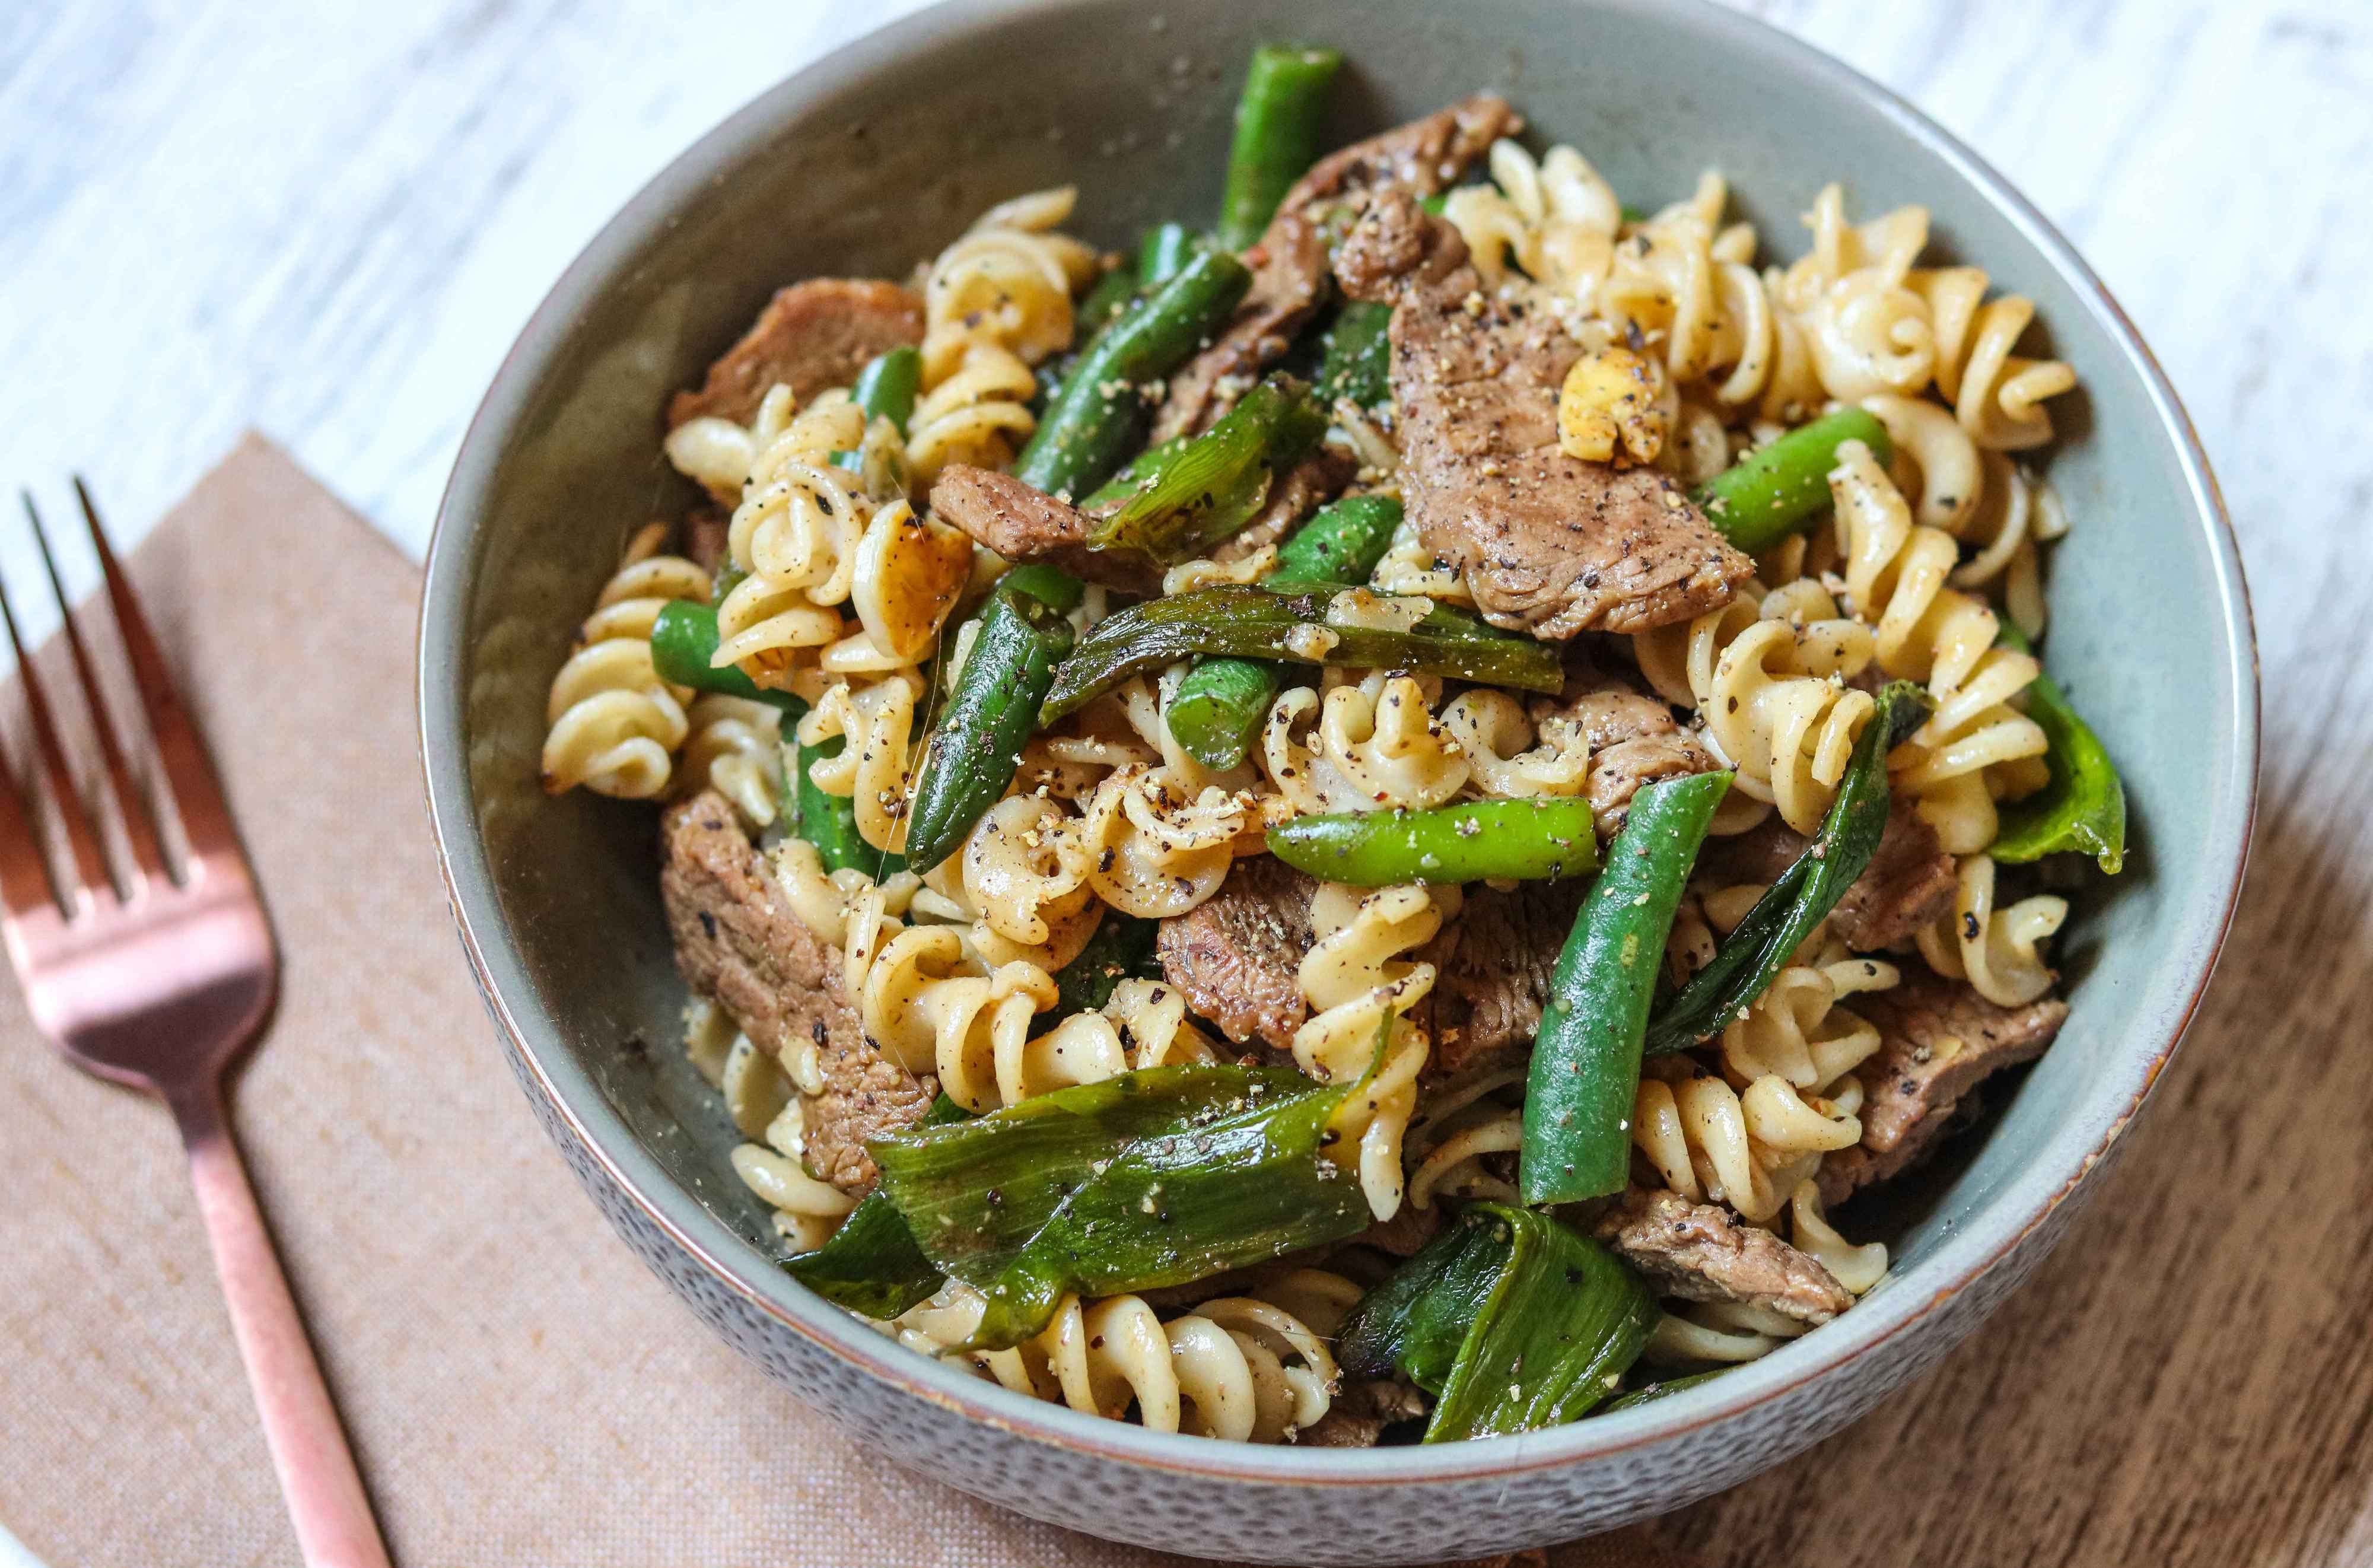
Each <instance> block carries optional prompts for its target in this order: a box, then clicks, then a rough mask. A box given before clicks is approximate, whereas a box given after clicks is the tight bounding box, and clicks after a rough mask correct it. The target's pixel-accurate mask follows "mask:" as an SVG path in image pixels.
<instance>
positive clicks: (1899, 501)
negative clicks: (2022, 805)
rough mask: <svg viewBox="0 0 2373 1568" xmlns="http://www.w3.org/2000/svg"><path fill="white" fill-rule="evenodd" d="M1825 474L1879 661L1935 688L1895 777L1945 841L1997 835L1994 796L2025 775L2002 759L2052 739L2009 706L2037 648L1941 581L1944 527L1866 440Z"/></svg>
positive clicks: (1946, 556) (1846, 450)
mask: <svg viewBox="0 0 2373 1568" xmlns="http://www.w3.org/2000/svg"><path fill="white" fill-rule="evenodd" d="M1829 486H1830V490H1831V493H1832V494H1833V496H1834V497H1835V498H1836V502H1837V544H1838V552H1839V555H1840V556H1841V566H1842V568H1843V574H1844V579H1845V591H1846V596H1847V599H1848V601H1849V603H1851V605H1852V607H1853V613H1854V614H1855V616H1856V618H1857V619H1859V620H1861V621H1863V622H1864V623H1865V624H1866V625H1868V626H1870V627H1871V628H1872V642H1873V648H1874V651H1875V654H1876V660H1877V662H1878V666H1879V668H1880V669H1882V670H1884V671H1885V672H1886V673H1888V674H1889V675H1894V676H1898V677H1901V678H1904V679H1909V680H1915V681H1925V682H1926V683H1927V684H1928V690H1929V693H1930V695H1931V696H1934V697H1935V699H1936V711H1935V714H1934V715H1933V716H1931V717H1930V719H1929V720H1928V721H1927V723H1925V724H1924V725H1923V726H1922V727H1921V729H1920V731H1919V732H1918V733H1916V734H1915V735H1913V737H1912V738H1911V742H1910V743H1909V744H1908V747H1907V749H1908V750H1910V751H1911V762H1910V765H1909V766H1908V767H1906V768H1905V769H1904V770H1903V771H1901V772H1900V773H1899V774H1898V780H1899V782H1900V784H1901V785H1902V786H1903V788H1905V789H1906V790H1910V791H1911V793H1912V794H1913V795H1914V796H1916V797H1918V799H1919V802H1920V811H1921V814H1922V815H1923V816H1925V817H1926V818H1927V819H1928V820H1929V822H1930V824H1931V825H1933V826H1935V829H1936V831H1937V834H1938V837H1941V838H1943V839H1944V840H1945V846H1946V848H1948V849H1950V850H1952V851H1954V852H1955V853H1957V854H1968V853H1973V852H1974V851H1976V850H1977V849H1981V848H1984V847H1985V846H1986V845H1987V844H1989V843H1991V842H1993V836H1994V824H1995V815H1994V807H1993V802H1994V801H1995V799H1996V798H1997V797H1998V796H2000V795H2001V794H2003V793H2005V792H2007V790H2008V788H2009V785H2010V782H2011V781H2012V778H2018V777H2022V776H2017V775H2014V776H2011V778H2005V774H2004V772H2003V767H2004V765H2005V764H2009V763H2015V762H2017V761H2019V760H2021V759H2024V758H2028V757H2038V756H2041V755H2043V753H2044V751H2045V750H2046V749H2047V748H2048V746H2049V745H2050V742H2049V741H2048V740H2047V739H2046V738H2045V736H2044V733H2043V731H2042V728H2041V727H2040V725H2038V724H2037V723H2036V722H2035V720H2032V719H2029V718H2028V717H2027V716H2026V715H2025V714H2023V713H2020V712H2018V711H2017V710H2016V709H2015V708H2011V707H2010V706H2009V699H2010V698H2011V697H2013V696H2016V695H2017V694H2018V693H2019V692H2020V691H2022V690H2024V689H2025V688H2026V687H2027V686H2028V685H2029V684H2030V683H2032V682H2033V681H2034V679H2035V676H2036V673H2037V668H2038V666H2037V665H2036V662H2035V659H2034V657H2033V656H2032V655H2030V654H2026V653H2021V652H2018V651H2017V650H2016V649H2008V648H2002V647H1998V646H1996V644H1995V640H1994V639H1995V634H1996V632H1997V631H1998V629H1999V626H2000V623H1999V622H1998V621H1997V620H1996V619H1995V616H1994V613H1993V611H1992V610H1990V609H1988V608H1987V607H1986V605H1985V604H1984V603H1983V602H1981V601H1980V600H1977V599H1973V598H1971V597H1970V595H1968V594H1966V593H1963V592H1962V591H1959V590H1958V589H1956V588H1953V587H1950V586H1948V585H1947V582H1946V579H1947V578H1948V577H1949V576H1950V575H1951V572H1952V570H1953V567H1954V564H1955V562H1956V560H1957V559H1958V552H1957V551H1956V549H1955V547H1954V544H1953V540H1952V538H1951V537H1950V536H1949V535H1947V534H1946V533H1945V532H1942V531H1941V530H1938V529H1934V528H1926V527H1923V526H1920V525H1918V524H1915V523H1913V522H1912V521H1911V509H1910V508H1909V507H1907V506H1906V505H1905V503H1904V500H1903V497H1902V496H1901V495H1900V493H1899V492H1898V491H1897V490H1896V488H1895V486H1894V485H1893V484H1892V483H1890V482H1889V481H1888V477H1887V475H1886V474H1885V473H1884V472H1883V471H1882V470H1881V469H1880V468H1879V466H1878V463H1877V461H1876V459H1875V458H1873V457H1872V456H1871V453H1870V449H1869V448H1867V447H1865V446H1864V445H1863V444H1862V443H1861V442H1859V441H1849V442H1847V443H1845V445H1844V446H1843V447H1841V449H1840V450H1839V461H1838V467H1837V470H1836V472H1835V473H1833V474H1831V475H1830V478H1829ZM1990 773H1991V776H1990Z"/></svg>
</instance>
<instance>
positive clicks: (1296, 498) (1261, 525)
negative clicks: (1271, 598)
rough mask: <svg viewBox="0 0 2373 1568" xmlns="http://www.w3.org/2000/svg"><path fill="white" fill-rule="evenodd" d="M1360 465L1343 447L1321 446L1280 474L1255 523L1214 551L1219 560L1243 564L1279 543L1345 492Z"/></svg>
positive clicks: (1230, 537) (1212, 556) (1236, 533)
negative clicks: (1298, 524) (1296, 526)
mask: <svg viewBox="0 0 2373 1568" xmlns="http://www.w3.org/2000/svg"><path fill="white" fill-rule="evenodd" d="M1359 467H1360V464H1359V462H1358V460H1357V459H1355V458H1353V457H1352V456H1351V454H1350V453H1349V452H1347V451H1343V450H1342V449H1341V448H1340V447H1320V448H1318V449H1317V450H1316V451H1313V452H1311V453H1310V454H1309V455H1308V456H1306V457H1304V458H1303V460H1302V461H1301V462H1297V463H1295V464H1294V465H1293V466H1292V468H1289V469H1287V470H1286V471H1285V472H1284V473H1283V474H1280V475H1279V476H1278V478H1277V480H1276V482H1275V483H1274V484H1272V485H1271V486H1269V493H1268V499H1267V500H1265V501H1263V502H1262V503H1261V509H1260V510H1259V511H1257V512H1256V513H1254V514H1253V520H1252V521H1250V522H1248V523H1246V524H1245V526H1244V527H1243V528H1242V529H1240V530H1239V531H1237V532H1235V533H1233V534H1231V535H1230V536H1229V537H1227V538H1226V539H1223V540H1222V541H1221V542H1220V543H1219V544H1217V545H1214V546H1213V547H1212V550H1211V558H1212V559H1213V560H1215V561H1223V562H1225V561H1241V560H1243V559H1244V558H1245V556H1249V555H1251V554H1252V553H1253V552H1254V551H1256V550H1257V549H1259V548H1260V547H1261V546H1262V545H1264V544H1277V543H1279V542H1280V541H1281V540H1283V539H1284V538H1285V536H1286V535H1287V534H1289V533H1291V532H1293V528H1294V525H1295V524H1296V523H1298V522H1300V521H1302V520H1303V518H1306V517H1308V516H1309V515H1310V514H1311V513H1312V512H1314V511H1315V510H1317V509H1319V508H1320V507H1322V506H1325V505H1326V504H1327V502H1328V501H1331V500H1333V499H1334V498H1335V497H1338V496H1339V495H1341V494H1342V493H1343V487H1344V486H1347V485H1349V484H1350V483H1351V476H1352V475H1353V474H1356V473H1358V472H1359Z"/></svg>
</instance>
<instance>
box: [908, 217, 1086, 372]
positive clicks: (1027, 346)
mask: <svg viewBox="0 0 2373 1568" xmlns="http://www.w3.org/2000/svg"><path fill="white" fill-rule="evenodd" d="M1076 199H1077V193H1076V192H1075V191H1073V190H1072V188H1071V187H1070V186H1068V185H1065V186H1060V187H1058V188H1057V189H1054V190H1050V191H1039V192H1035V193H1032V194H1030V195H1026V196H1017V197H1015V198H1014V199H1013V200H1011V201H1010V202H1005V203H1001V204H999V205H997V206H994V207H991V208H990V209H989V210H988V212H986V213H983V214H982V215H981V216H980V217H979V219H978V220H977V221H976V222H975V223H974V224H973V226H972V227H971V228H968V229H966V230H965V231H964V234H963V235H962V236H960V237H959V238H958V239H957V240H955V241H954V243H953V244H951V245H950V246H948V248H947V249H946V250H944V251H941V252H940V253H939V256H938V257H937V258H936V259H935V260H933V262H932V263H931V265H930V270H929V273H928V274H927V275H926V276H925V279H924V283H923V387H924V390H925V391H926V392H930V391H934V390H936V389H937V388H938V387H939V386H940V385H941V383H942V382H944V381H946V380H948V378H950V377H951V376H953V375H955V374H956V373H957V372H958V370H959V369H961V368H962V367H963V366H964V362H965V359H966V357H967V355H968V353H969V351H970V350H971V349H972V348H973V347H974V346H975V345H988V346H990V347H994V348H1001V349H1004V350H1006V351H1007V352H1008V353H1010V354H1011V355H1012V356H1013V357H1016V358H1018V359H1020V360H1021V361H1022V362H1023V364H1024V365H1035V364H1037V363H1038V362H1039V361H1040V360H1042V359H1044V358H1046V357H1047V356H1048V355H1051V354H1055V353H1057V352H1058V351H1060V350H1062V349H1065V348H1068V347H1070V344H1071V332H1072V323H1071V295H1072V292H1073V291H1074V290H1075V289H1077V288H1079V287H1082V286H1083V285H1085V284H1086V283H1087V281H1088V280H1089V279H1090V278H1091V277H1093V275H1094V274H1095V266H1096V256H1095V252H1093V251H1091V250H1089V249H1088V247H1087V246H1085V245H1082V244H1081V243H1080V241H1078V240H1074V239H1072V238H1070V236H1069V235H1066V234H1060V233H1058V232H1056V231H1055V230H1056V228H1057V226H1058V225H1059V224H1061V223H1062V222H1063V220H1064V219H1065V218H1068V217H1070V216H1071V206H1072V204H1073V202H1074V201H1075V200H1076Z"/></svg>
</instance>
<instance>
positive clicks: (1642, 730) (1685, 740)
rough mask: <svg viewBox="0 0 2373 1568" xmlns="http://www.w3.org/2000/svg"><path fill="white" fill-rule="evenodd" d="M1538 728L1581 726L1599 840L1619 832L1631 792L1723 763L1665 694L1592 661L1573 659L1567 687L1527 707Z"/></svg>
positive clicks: (1534, 701)
mask: <svg viewBox="0 0 2373 1568" xmlns="http://www.w3.org/2000/svg"><path fill="white" fill-rule="evenodd" d="M1530 710H1531V713H1532V718H1533V722H1534V724H1535V725H1537V726H1538V725H1546V724H1549V723H1550V722H1552V721H1553V720H1563V721H1564V722H1567V723H1570V724H1572V725H1574V726H1576V727H1578V728H1579V729H1580V730H1581V731H1582V733H1583V735H1584V738H1585V739H1586V741H1587V743H1588V744H1589V747H1590V778H1589V782H1588V784H1587V785H1586V786H1585V787H1584V793H1586V794H1587V795H1588V796H1589V798H1590V804H1591V810H1592V812H1593V813H1594V814H1595V815H1596V819H1597V826H1598V837H1599V840H1600V842H1602V843H1604V842H1605V841H1607V839H1610V838H1612V837H1615V835H1616V833H1617V832H1618V831H1619V830H1620V829H1621V828H1622V826H1623V819H1624V817H1625V816H1627V815H1629V814H1630V813H1631V797H1632V796H1634V795H1636V794H1638V793H1639V792H1640V790H1642V787H1644V786H1646V785H1649V784H1654V783H1655V782H1656V781H1657V780H1658V779H1662V778H1684V777H1686V776H1688V775H1689V774H1692V773H1712V772H1713V770H1714V769H1715V768H1717V767H1720V766H1722V763H1721V760H1720V759H1719V758H1717V757H1716V756H1715V755H1713V753H1712V752H1710V751H1708V750H1707V749H1706V748H1705V746H1704V744H1703V743H1701V742H1700V741H1699V739H1698V738H1697V736H1696V735H1694V734H1693V733H1691V732H1690V731H1688V730H1685V729H1683V728H1682V727H1681V725H1680V723H1679V721H1678V720H1676V719H1674V717H1673V710H1672V708H1670V707H1669V706H1667V705H1666V703H1665V702H1664V701H1663V700H1662V699H1661V698H1658V697H1653V696H1645V695H1643V694H1642V693H1641V692H1640V691H1639V690H1638V689H1637V688H1636V687H1634V686H1632V685H1631V684H1630V683H1629V682H1627V681H1625V680H1624V679H1622V678H1621V677H1620V676H1618V675H1614V674H1610V673H1607V672H1606V671H1603V670H1600V669H1598V668H1597V667H1596V666H1595V665H1593V664H1591V663H1589V662H1588V661H1572V662H1571V663H1570V664H1569V667H1568V670H1567V673H1566V684H1565V690H1564V691H1563V692H1562V693H1561V694H1560V695H1559V696H1555V697H1536V698H1534V699H1533V701H1532V703H1531V704H1530Z"/></svg>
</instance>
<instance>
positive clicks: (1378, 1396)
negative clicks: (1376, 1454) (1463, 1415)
mask: <svg viewBox="0 0 2373 1568" xmlns="http://www.w3.org/2000/svg"><path fill="white" fill-rule="evenodd" d="M1424 1416H1425V1396H1424V1395H1422V1394H1420V1393H1419V1392H1418V1391H1417V1390H1416V1389H1414V1388H1411V1387H1408V1386H1407V1385H1405V1384H1400V1383H1395V1382H1393V1381H1392V1380H1390V1379H1389V1378H1363V1377H1346V1378H1344V1379H1343V1386H1342V1387H1339V1388H1338V1389H1337V1390H1336V1391H1335V1395H1334V1398H1332V1399H1331V1400H1329V1401H1328V1403H1327V1413H1326V1414H1325V1415H1323V1416H1321V1417H1319V1418H1318V1419H1317V1420H1316V1421H1315V1422H1312V1423H1311V1424H1310V1425H1309V1426H1308V1427H1306V1428H1304V1429H1303V1431H1301V1432H1299V1433H1295V1434H1294V1438H1293V1441H1294V1443H1295V1444H1296V1445H1299V1446H1301V1447H1303V1448H1374V1446H1375V1445H1376V1444H1377V1443H1378V1441H1380V1440H1381V1439H1382V1438H1383V1437H1384V1434H1385V1428H1386V1427H1388V1426H1391V1425H1393V1424H1395V1423H1396V1422H1405V1421H1419V1420H1422V1419H1423V1418H1424Z"/></svg>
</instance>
